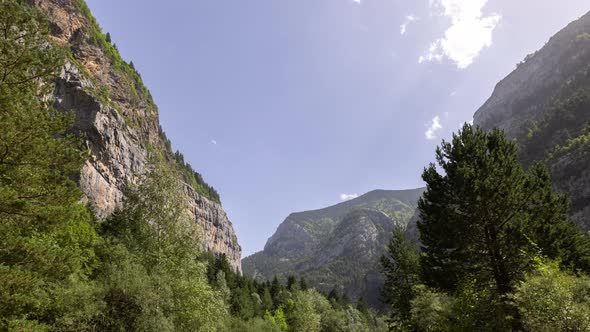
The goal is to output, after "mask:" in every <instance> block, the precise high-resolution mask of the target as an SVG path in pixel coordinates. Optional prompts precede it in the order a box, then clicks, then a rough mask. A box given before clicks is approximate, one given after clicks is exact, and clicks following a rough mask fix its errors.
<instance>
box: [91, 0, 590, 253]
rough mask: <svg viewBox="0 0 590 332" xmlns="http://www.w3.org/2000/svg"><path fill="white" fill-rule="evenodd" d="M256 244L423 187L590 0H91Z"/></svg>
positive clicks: (181, 143)
mask: <svg viewBox="0 0 590 332" xmlns="http://www.w3.org/2000/svg"><path fill="white" fill-rule="evenodd" d="M87 3H88V5H89V6H90V8H91V10H92V11H93V14H94V15H95V16H96V17H97V19H98V22H99V23H100V25H101V26H102V28H103V30H104V31H105V32H107V31H108V32H110V34H111V36H112V40H113V42H114V43H116V44H117V47H118V49H119V50H120V52H121V54H122V56H123V58H124V59H126V60H128V61H130V60H132V61H133V63H134V65H135V67H136V68H137V69H138V71H139V72H140V73H141V75H142V77H143V79H144V82H145V83H146V85H147V87H148V88H149V89H150V91H151V93H152V95H153V96H154V99H155V101H156V103H157V104H158V107H159V111H160V122H161V124H162V126H163V128H164V130H165V131H166V134H167V136H168V137H169V138H170V139H171V140H172V145H173V148H174V149H178V150H180V151H181V152H182V153H183V154H184V156H185V159H186V160H187V161H189V162H190V163H191V165H192V166H193V167H194V168H195V169H197V170H198V171H199V172H200V173H201V174H203V176H204V178H205V180H206V181H207V182H208V183H209V184H211V185H213V186H214V187H215V188H216V189H217V190H218V191H219V193H220V194H221V199H222V204H223V207H224V209H225V211H226V212H227V213H228V216H229V217H230V220H231V221H232V223H233V225H234V228H235V230H236V233H237V236H238V240H239V242H240V244H241V246H242V250H243V251H242V257H245V256H248V255H250V254H252V253H254V252H256V251H259V250H262V249H263V247H264V244H265V242H266V240H267V238H268V237H270V236H271V235H272V234H273V233H274V231H275V230H276V228H277V226H278V225H279V224H280V223H281V222H282V221H283V220H284V219H285V218H286V217H287V216H288V215H289V214H290V213H291V212H297V211H304V210H311V209H317V208H322V207H327V206H330V205H333V204H336V203H339V202H341V201H343V200H347V199H351V198H354V197H356V196H358V195H361V194H363V193H365V192H368V191H371V190H374V189H407V188H417V187H421V186H423V182H422V180H421V178H420V174H421V172H422V170H423V168H424V166H426V165H428V163H430V162H432V161H433V159H434V149H435V147H436V146H437V145H438V144H440V142H441V140H442V139H445V138H446V139H448V138H450V136H451V134H452V133H453V132H454V131H456V130H457V129H458V128H459V127H460V125H461V124H462V123H464V122H466V121H471V120H472V117H473V113H474V112H475V111H476V110H477V109H478V107H479V106H481V105H482V104H483V103H484V102H485V100H486V99H487V98H488V97H489V96H490V95H491V93H492V91H493V88H494V86H495V84H496V83H497V82H498V81H499V80H501V79H502V78H503V77H505V76H506V75H507V74H509V73H510V72H511V71H512V70H514V69H515V67H516V64H517V63H518V62H520V61H521V60H523V59H524V57H525V56H526V55H527V54H529V53H532V52H534V51H535V50H537V49H539V48H541V47H542V46H543V45H544V43H545V42H546V41H547V40H548V39H549V38H550V37H551V36H552V35H553V34H555V33H556V32H557V31H559V30H560V29H561V28H563V27H565V26H566V25H567V24H568V23H569V22H571V21H573V20H575V19H576V18H578V17H580V16H582V15H583V14H585V13H586V12H587V11H589V10H590V3H588V1H587V0H560V1H555V0H553V1H550V0H517V1H515V0H404V1H402V0H194V1H189V0H184V1H181V0H168V1H153V0H150V1H146V0H125V1H121V0H87Z"/></svg>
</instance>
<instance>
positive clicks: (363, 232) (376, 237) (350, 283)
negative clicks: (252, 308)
mask: <svg viewBox="0 0 590 332" xmlns="http://www.w3.org/2000/svg"><path fill="white" fill-rule="evenodd" d="M422 192H423V189H414V190H400V191H393V190H391V191H390V190H375V191H372V192H369V193H367V194H365V195H363V196H360V197H358V198H355V199H353V200H350V201H346V202H343V203H340V204H337V205H334V206H331V207H327V208H324V209H320V210H314V211H306V212H298V213H292V214H291V215H289V216H288V217H287V219H285V221H284V222H283V223H282V224H281V225H280V226H279V227H278V229H277V231H276V232H275V234H274V235H273V236H272V237H271V238H269V239H268V241H267V243H266V245H265V247H264V251H261V252H258V253H256V254H254V255H252V256H249V257H246V258H244V259H243V261H242V265H243V267H244V273H245V274H247V275H251V276H254V277H260V278H263V279H270V278H272V277H273V276H274V275H277V276H278V277H283V278H284V277H286V276H288V275H295V276H302V277H305V279H306V280H307V282H308V283H309V284H310V285H312V286H314V287H315V288H317V289H320V290H322V291H325V292H329V291H330V290H331V289H332V288H334V287H336V288H338V289H340V291H343V292H344V293H346V294H347V295H348V296H349V297H350V298H352V299H353V300H357V299H358V298H360V297H361V296H363V297H364V299H365V300H367V302H368V303H369V304H371V305H373V306H379V305H380V303H379V301H378V295H379V289H380V287H381V285H382V282H383V280H382V276H381V274H380V273H379V271H378V268H379V266H378V264H379V263H378V262H379V257H381V255H382V254H383V253H384V252H385V247H386V245H387V243H388V242H389V239H390V238H391V233H392V231H393V228H394V227H395V226H396V225H402V226H405V225H406V224H407V222H408V221H409V220H410V218H411V217H412V216H413V215H414V213H415V210H416V205H417V202H418V197H419V196H420V195H421V194H422Z"/></svg>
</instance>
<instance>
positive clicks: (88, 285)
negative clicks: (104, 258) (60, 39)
mask: <svg viewBox="0 0 590 332" xmlns="http://www.w3.org/2000/svg"><path fill="white" fill-rule="evenodd" d="M0 30H2V31H3V33H2V34H1V36H0V49H1V50H2V52H0V124H1V125H0V330H4V329H14V330H18V329H23V330H24V329H29V330H48V329H50V328H52V327H56V326H59V327H60V328H62V329H68V328H70V327H71V326H74V325H75V324H77V323H80V324H81V322H83V321H84V320H85V319H86V318H87V316H88V315H89V313H90V312H93V311H95V310H98V309H99V308H100V303H98V302H97V301H96V299H95V295H96V293H97V289H96V285H95V284H94V283H93V282H91V281H90V280H89V279H88V274H89V273H91V272H92V270H93V269H94V268H95V266H96V256H95V252H94V248H95V246H96V244H97V243H98V241H99V239H98V236H97V234H96V232H95V231H94V229H93V227H92V218H91V216H90V214H89V213H88V211H87V210H86V208H85V207H84V206H83V205H81V204H80V203H79V200H80V199H81V198H82V195H81V192H80V191H79V190H78V188H77V187H76V183H75V182H74V181H73V180H72V178H73V177H74V176H75V175H76V174H77V173H78V172H79V170H80V168H81V166H82V163H83V161H84V159H85V157H86V156H87V153H86V151H83V150H81V149H80V148H79V147H80V146H81V144H80V141H79V140H78V138H77V137H75V136H74V135H72V134H70V133H69V130H70V128H71V125H72V120H73V118H72V117H71V116H70V115H69V114H63V113H59V112H57V111H56V110H55V109H53V108H52V107H51V105H50V102H49V101H46V100H44V98H43V97H45V96H46V95H47V94H48V93H49V92H50V91H51V86H50V85H48V84H47V83H45V82H49V81H51V80H52V79H53V78H54V77H55V75H56V72H57V69H58V68H59V67H60V66H61V64H62V63H63V52H62V51H61V49H60V48H58V47H56V46H54V45H53V44H51V43H50V42H48V29H47V24H46V22H45V20H44V18H43V17H42V15H41V14H40V13H39V12H38V11H37V10H36V9H33V8H31V7H29V6H27V5H23V4H22V3H21V2H20V1H16V0H7V1H2V2H0ZM78 301H81V303H78Z"/></svg>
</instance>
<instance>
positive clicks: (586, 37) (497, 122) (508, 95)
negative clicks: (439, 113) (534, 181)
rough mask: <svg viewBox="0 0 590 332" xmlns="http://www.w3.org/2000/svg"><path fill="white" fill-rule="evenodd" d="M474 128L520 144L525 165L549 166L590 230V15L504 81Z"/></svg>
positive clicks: (576, 217)
mask: <svg viewBox="0 0 590 332" xmlns="http://www.w3.org/2000/svg"><path fill="white" fill-rule="evenodd" d="M474 123H475V124H477V125H480V126H482V127H483V128H485V129H491V128H493V127H498V128H501V129H504V130H505V131H506V134H507V135H508V136H509V137H511V138H515V139H517V141H518V142H519V143H520V147H521V159H522V161H523V163H524V164H525V166H527V165H530V164H531V163H532V162H533V161H536V160H542V161H544V162H545V163H546V164H547V165H548V166H549V168H550V170H551V173H552V176H553V182H554V186H555V188H556V189H557V190H559V191H561V192H565V193H568V194H569V195H570V199H571V201H572V209H571V213H572V218H573V220H574V221H575V222H576V223H577V224H578V225H580V226H581V227H582V228H583V229H585V230H587V231H588V230H590V168H589V167H588V166H589V165H590V13H588V14H586V15H584V16H582V17H581V18H580V19H578V20H576V21H574V22H572V23H570V24H569V25H568V26H567V27H565V28H564V29H563V30H561V31H559V32H558V33H557V34H555V35H554V36H553V37H551V39H550V40H549V41H548V42H547V43H546V44H545V46H544V47H543V48H541V49H540V50H539V51H537V52H535V53H533V54H531V55H529V56H527V57H526V59H525V60H524V61H523V62H521V63H520V64H519V65H518V67H517V68H516V70H514V71H513V72H512V73H511V74H509V75H508V76H507V77H506V78H505V79H503V80H502V81H501V82H499V83H498V84H497V85H496V87H495V89H494V92H493V94H492V96H491V97H490V98H489V99H488V100H487V101H486V103H485V104H484V105H483V106H482V107H481V108H480V109H479V110H478V111H477V112H476V113H475V115H474Z"/></svg>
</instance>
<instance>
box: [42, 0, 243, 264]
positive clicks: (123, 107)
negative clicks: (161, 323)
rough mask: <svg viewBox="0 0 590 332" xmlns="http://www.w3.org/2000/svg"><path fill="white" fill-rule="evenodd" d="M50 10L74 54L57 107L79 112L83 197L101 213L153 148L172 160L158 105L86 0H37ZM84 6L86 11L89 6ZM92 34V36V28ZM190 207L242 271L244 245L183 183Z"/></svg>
mask: <svg viewBox="0 0 590 332" xmlns="http://www.w3.org/2000/svg"><path fill="white" fill-rule="evenodd" d="M32 3H33V4H34V5H36V6H38V7H39V8H40V9H41V10H42V11H43V12H44V13H45V14H46V16H47V17H48V19H49V23H50V27H51V31H52V34H53V37H54V39H55V40H56V41H57V42H58V43H60V44H62V45H64V46H67V47H68V48H69V49H71V53H72V57H71V59H70V60H69V61H68V62H67V63H66V65H65V66H64V68H63V70H62V73H61V75H60V77H59V78H58V79H57V81H56V89H55V101H56V107H58V108H59V109H62V110H65V111H72V112H73V113H74V114H75V130H77V131H78V132H82V133H83V134H84V135H85V138H86V144H87V146H88V148H89V149H90V151H91V157H90V158H89V160H88V161H87V162H86V164H85V165H84V167H83V169H82V171H81V173H80V178H79V184H80V188H81V189H82V191H83V192H84V194H85V199H86V200H87V201H88V202H89V203H90V204H91V205H92V207H93V208H94V210H95V211H96V214H97V216H98V217H100V218H104V217H107V216H108V215H110V214H111V213H112V212H113V211H114V209H115V208H117V207H120V205H121V203H122V201H123V198H124V196H123V192H124V190H125V188H127V187H128V186H129V185H131V184H136V183H137V182H138V181H139V179H140V177H141V176H142V175H143V174H145V173H146V171H148V167H149V165H148V160H149V157H150V155H151V154H152V153H153V151H162V154H163V155H164V156H165V157H166V158H167V159H168V160H169V161H170V162H174V160H173V158H171V157H170V156H171V155H172V151H170V148H169V145H168V144H166V138H165V136H164V134H163V133H162V132H161V129H160V126H159V121H158V111H157V107H156V106H155V104H154V103H153V101H152V99H151V96H150V95H149V92H147V90H146V89H145V88H143V83H141V78H140V76H139V74H138V73H136V72H134V70H133V71H131V70H130V69H129V68H132V67H130V66H129V65H127V64H124V65H122V64H121V63H117V61H118V60H120V58H117V57H118V54H116V56H113V50H110V54H109V50H105V46H104V45H101V44H100V43H97V42H96V40H95V39H96V31H97V26H96V23H95V22H93V19H92V18H91V16H90V13H89V12H88V11H87V7H86V6H85V4H84V3H83V1H81V0H33V1H32ZM85 11H86V12H85ZM93 34H94V35H93ZM185 193H186V194H187V198H188V201H189V204H190V212H191V214H192V215H193V216H194V219H195V222H197V223H198V224H200V225H201V226H202V228H203V230H204V233H205V243H204V246H205V249H207V250H210V251H213V252H215V253H218V254H221V253H223V254H226V255H227V257H228V260H229V261H230V263H231V264H232V266H233V267H234V268H235V269H238V270H241V261H240V259H241V248H240V246H239V244H238V242H237V237H236V235H235V233H234V229H233V226H232V224H231V222H230V221H229V219H228V218H227V215H226V213H225V212H224V210H223V208H222V207H221V205H220V204H218V203H216V202H214V201H212V200H210V199H208V198H207V197H205V196H203V195H201V194H200V193H198V192H197V190H195V188H193V187H191V186H190V185H188V184H186V185H185Z"/></svg>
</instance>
